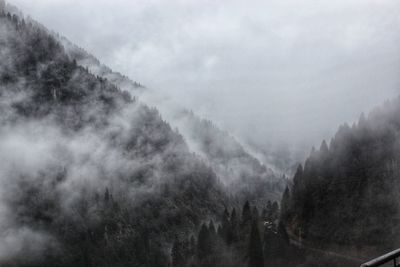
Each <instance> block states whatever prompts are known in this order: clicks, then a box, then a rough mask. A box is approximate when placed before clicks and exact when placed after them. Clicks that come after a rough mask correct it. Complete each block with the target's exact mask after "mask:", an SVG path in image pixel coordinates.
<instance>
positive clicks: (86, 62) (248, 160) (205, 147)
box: [58, 37, 287, 203]
mask: <svg viewBox="0 0 400 267" xmlns="http://www.w3.org/2000/svg"><path fill="white" fill-rule="evenodd" d="M58 39H59V40H60V41H61V43H62V44H63V46H64V48H65V50H66V53H67V54H68V55H69V57H70V58H71V60H76V62H77V64H78V65H81V66H83V67H84V68H88V69H89V71H90V72H92V73H94V74H95V75H98V76H100V77H102V78H104V79H107V80H108V81H109V82H110V83H111V84H114V85H116V86H118V87H119V88H122V89H124V90H127V91H128V92H130V93H131V94H132V95H135V96H137V97H138V98H139V99H140V100H142V99H141V96H143V95H145V94H146V93H147V92H149V91H150V90H152V92H151V93H152V94H157V93H156V92H154V89H151V88H145V87H144V86H143V85H141V84H140V83H138V82H134V81H132V80H130V79H129V78H128V77H126V76H123V75H121V74H119V73H116V72H113V71H112V70H111V69H110V68H108V67H106V66H104V65H102V64H101V63H100V61H99V60H98V59H97V58H95V57H94V56H93V55H91V54H89V53H88V52H86V51H85V50H84V49H82V48H80V47H78V46H76V45H74V44H73V43H71V42H70V41H68V39H66V38H64V37H58ZM144 98H145V99H146V100H148V101H149V102H146V104H149V105H151V106H155V107H156V108H161V113H162V116H163V118H165V119H166V120H167V121H168V123H170V124H171V125H172V127H174V128H175V127H176V128H177V129H178V131H179V133H180V134H182V135H183V137H184V139H185V140H186V141H187V143H188V145H189V149H190V150H191V151H192V152H195V153H196V154H197V155H199V156H200V157H202V159H203V160H205V161H206V162H207V164H209V165H210V166H212V168H213V170H214V171H215V172H216V174H217V175H218V177H219V179H220V180H221V182H222V183H223V184H224V185H226V186H227V187H228V192H231V193H232V196H233V195H234V196H235V197H236V198H238V203H241V202H243V201H245V200H252V201H258V202H264V203H265V202H266V201H267V200H270V199H274V200H277V199H279V198H280V196H281V194H282V192H283V189H284V188H285V185H286V182H287V181H286V179H284V178H282V176H281V175H278V174H276V173H274V172H273V171H272V170H271V169H270V168H268V167H266V166H265V165H264V164H262V163H261V162H260V161H259V160H258V159H256V158H255V157H254V156H252V155H251V154H250V153H249V152H248V151H246V150H245V149H244V147H243V146H242V145H241V144H240V143H239V142H238V141H237V140H236V139H235V138H233V137H232V136H231V135H230V134H229V133H228V132H226V131H223V130H221V129H220V128H219V127H217V126H216V125H215V124H214V123H213V122H211V121H209V120H204V119H201V118H200V117H199V116H197V115H196V114H194V113H193V112H191V111H188V110H186V109H185V108H183V107H175V106H174V107H171V106H169V105H165V104H164V103H162V100H161V101H160V103H159V102H157V101H153V100H150V99H149V98H148V97H144ZM150 98H151V97H150Z"/></svg>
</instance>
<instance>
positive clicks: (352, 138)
mask: <svg viewBox="0 0 400 267" xmlns="http://www.w3.org/2000/svg"><path fill="white" fill-rule="evenodd" d="M399 114H400V98H397V99H394V100H392V101H387V102H386V103H385V104H384V105H383V106H381V107H379V108H376V109H375V110H374V111H372V112H371V113H370V114H369V115H368V117H366V116H364V115H361V117H360V119H359V122H358V123H357V124H354V125H352V126H349V125H347V124H344V125H342V126H340V128H339V130H338V132H337V133H336V135H335V136H334V138H332V140H331V141H330V143H329V146H328V145H327V143H326V142H325V141H323V142H322V144H321V147H320V149H319V150H312V152H311V155H310V157H309V158H308V159H307V160H306V162H305V164H304V167H303V166H302V165H300V166H299V167H298V170H297V172H296V174H295V176H294V178H293V187H292V188H291V190H290V191H289V189H286V191H285V193H284V195H283V199H282V202H281V206H282V219H283V220H284V221H285V223H286V225H287V227H288V228H289V229H290V231H291V232H292V234H294V235H296V236H300V235H301V236H302V237H303V238H304V239H307V240H309V241H312V242H315V243H316V244H319V245H323V244H332V245H339V246H342V247H357V248H359V249H362V248H363V247H372V248H374V249H376V250H377V251H381V252H383V251H387V250H390V249H393V248H396V247H397V246H398V245H399V239H398V238H397V237H398V235H399V230H400V229H399V202H398V198H399V185H400V183H399V182H400V181H399V155H400V154H399V152H400V146H399V134H400V120H399V118H400V116H399Z"/></svg>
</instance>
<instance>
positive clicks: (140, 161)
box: [0, 11, 225, 266]
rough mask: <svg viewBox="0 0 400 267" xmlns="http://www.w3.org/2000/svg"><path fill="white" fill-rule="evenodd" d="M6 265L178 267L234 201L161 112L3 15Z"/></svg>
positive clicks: (0, 151)
mask: <svg viewBox="0 0 400 267" xmlns="http://www.w3.org/2000/svg"><path fill="white" fill-rule="evenodd" d="M0 48H1V49H0V110H1V113H0V125H1V126H0V155H1V159H2V160H1V163H0V177H1V178H0V183H1V187H0V196H1V197H0V215H1V216H0V235H1V239H0V265H1V266H168V262H169V256H168V255H169V246H170V243H171V242H172V240H173V237H174V235H175V234H176V233H178V230H179V232H186V233H190V232H191V231H193V230H194V229H195V228H196V227H197V225H199V224H200V223H201V221H202V220H203V219H205V218H207V217H208V216H215V214H217V213H220V212H221V210H222V206H223V203H224V201H225V197H224V194H223V193H222V190H221V185H220V184H219V183H218V181H217V178H216V175H215V174H214V172H213V171H212V170H211V169H210V168H209V167H208V166H207V165H206V164H204V163H203V162H202V161H201V160H199V159H198V158H197V157H196V156H195V155H193V154H192V153H191V152H190V151H189V149H188V147H187V145H186V143H185V141H184V140H183V138H182V136H181V135H179V134H178V133H177V132H175V131H173V130H172V129H171V127H170V126H169V125H168V124H167V123H166V122H165V121H163V120H162V118H161V116H160V114H159V113H158V112H157V110H155V109H151V108H149V107H147V106H145V105H143V104H140V103H138V102H137V101H136V100H135V99H134V98H133V99H132V98H131V96H130V94H129V93H127V92H124V91H121V90H120V89H119V88H117V87H116V86H115V85H113V84H111V83H110V82H108V81H107V80H105V79H103V78H98V77H95V76H94V75H92V74H91V73H89V72H88V71H87V70H86V69H85V68H83V67H80V66H78V65H77V64H76V62H75V61H72V60H70V58H69V57H68V55H67V54H66V53H65V51H64V48H63V46H62V45H61V44H60V43H59V42H58V41H56V39H54V38H53V37H52V35H50V34H49V33H48V32H47V31H46V30H45V29H44V28H43V27H41V26H40V25H36V24H35V23H34V22H33V21H29V22H28V23H27V22H25V21H24V20H22V19H20V18H19V17H18V16H16V15H13V16H12V15H10V14H7V15H6V14H5V13H4V12H2V11H0Z"/></svg>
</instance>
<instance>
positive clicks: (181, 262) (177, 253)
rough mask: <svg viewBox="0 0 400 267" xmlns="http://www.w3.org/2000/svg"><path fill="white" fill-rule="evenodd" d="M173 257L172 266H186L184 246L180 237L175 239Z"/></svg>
mask: <svg viewBox="0 0 400 267" xmlns="http://www.w3.org/2000/svg"><path fill="white" fill-rule="evenodd" d="M171 258H172V267H184V266H185V255H184V248H183V246H182V243H181V242H180V241H179V239H178V238H176V239H175V241H174V244H173V245H172V251H171Z"/></svg>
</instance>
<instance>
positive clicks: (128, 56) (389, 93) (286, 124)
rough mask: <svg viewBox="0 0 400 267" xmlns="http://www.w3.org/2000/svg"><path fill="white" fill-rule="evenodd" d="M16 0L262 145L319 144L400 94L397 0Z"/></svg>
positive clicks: (117, 65)
mask: <svg viewBox="0 0 400 267" xmlns="http://www.w3.org/2000/svg"><path fill="white" fill-rule="evenodd" d="M10 2H12V3H13V4H15V5H17V6H18V7H20V8H21V9H22V10H23V11H24V12H25V13H28V14H30V15H31V16H32V17H34V18H35V19H37V20H39V21H40V22H42V23H43V24H45V25H46V26H47V27H49V28H50V29H53V30H56V31H58V32H59V33H61V34H62V35H64V36H66V37H68V38H69V39H70V40H72V41H73V42H75V43H76V44H78V45H80V46H81V47H83V48H85V49H86V50H87V51H89V52H91V53H93V54H94V55H96V56H97V57H98V58H99V59H100V60H101V61H103V62H104V63H105V64H107V65H109V66H110V67H112V68H113V69H114V70H117V71H120V72H122V73H123V74H126V75H128V76H130V77H131V78H133V79H134V80H137V81H139V82H141V83H143V84H145V85H146V86H148V87H150V88H152V89H154V90H157V91H158V92H160V94H162V95H165V96H168V97H170V98H171V99H172V101H176V102H177V103H179V104H181V105H184V106H186V107H188V108H191V109H193V110H194V111H196V112H198V113H200V114H201V115H203V116H206V117H208V118H210V119H212V120H214V121H216V122H217V123H218V124H220V125H222V126H223V127H224V128H227V129H229V130H231V131H232V132H233V133H234V134H235V135H237V136H239V137H241V138H248V139H250V140H252V141H256V142H258V143H262V144H268V143H285V142H286V143H288V144H289V145H296V146H298V145H304V146H306V147H308V146H311V145H313V144H318V143H320V141H321V139H322V138H329V137H330V136H331V135H332V134H333V133H334V132H335V131H336V129H337V127H338V125H339V124H341V123H343V122H345V121H349V122H351V121H354V120H355V119H357V118H358V117H359V115H360V113H361V112H362V111H369V110H370V109H372V108H373V107H374V106H376V105H379V104H381V103H382V102H383V101H384V100H386V99H389V98H392V97H394V96H397V94H398V93H399V92H400V90H399V88H400V87H399V85H400V75H399V73H400V49H399V44H400V42H399V41H400V2H399V1H397V0H374V1H372V0H335V1H332V0H329V1H324V0H314V1H312V0H273V1H272V0H265V1H261V0H253V1H251V0H249V1H228V0H220V1H216V0H214V1H211V0H197V1H195V0H130V1H128V0H109V1H106V0H79V1H78V0H36V1H35V0H12V1H10Z"/></svg>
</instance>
